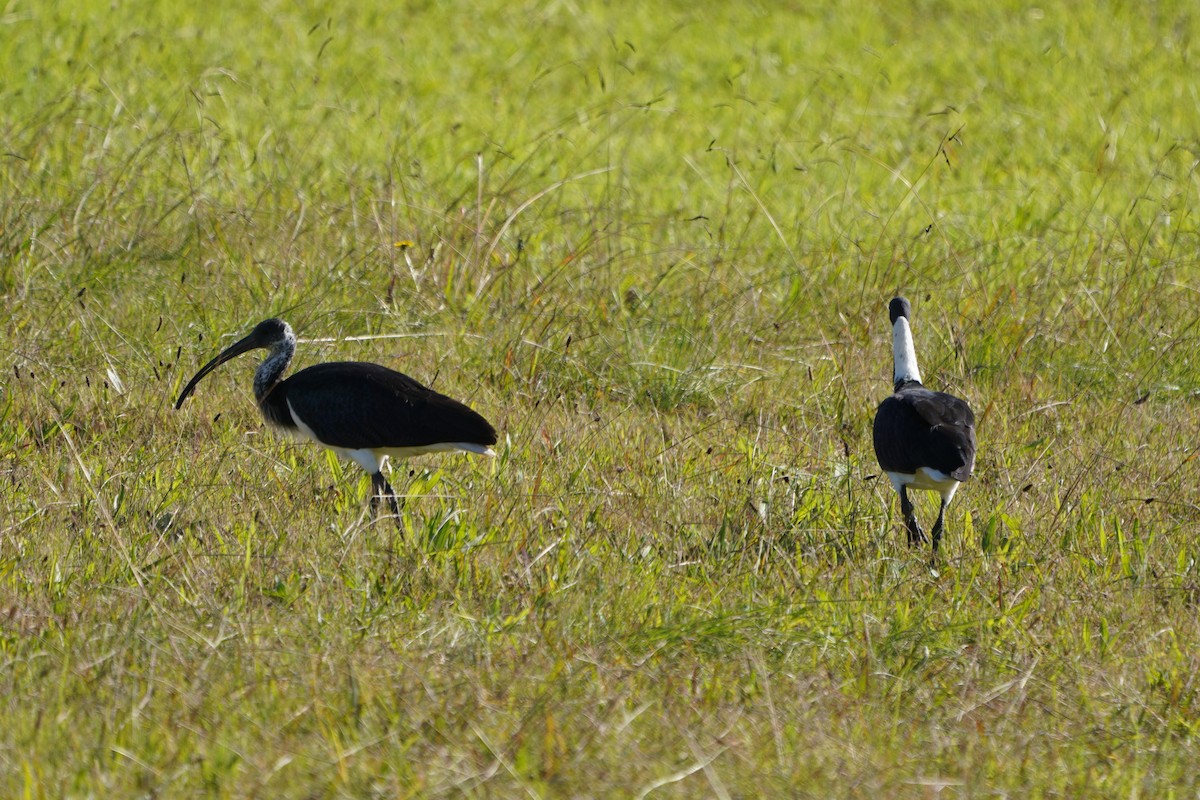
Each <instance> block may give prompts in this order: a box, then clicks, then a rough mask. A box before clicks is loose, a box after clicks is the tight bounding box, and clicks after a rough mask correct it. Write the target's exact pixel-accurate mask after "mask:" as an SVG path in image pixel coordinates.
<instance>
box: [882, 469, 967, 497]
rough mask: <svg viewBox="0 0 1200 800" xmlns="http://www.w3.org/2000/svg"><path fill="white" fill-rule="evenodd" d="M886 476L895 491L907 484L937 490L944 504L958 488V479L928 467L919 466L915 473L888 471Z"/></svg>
mask: <svg viewBox="0 0 1200 800" xmlns="http://www.w3.org/2000/svg"><path fill="white" fill-rule="evenodd" d="M887 476H888V479H889V480H890V481H891V482H892V487H893V488H895V490H896V491H897V492H898V491H900V487H901V486H907V487H908V488H909V489H924V490H926V491H929V492H937V493H938V494H940V495H941V496H942V502H943V503H945V504H946V505H949V504H950V500H951V499H952V498H953V497H954V493H955V492H956V491H957V490H958V481H957V480H956V479H954V478H952V477H950V476H949V475H947V474H946V473H944V472H942V471H941V470H936V469H931V468H929V467H921V468H920V469H918V470H917V471H916V473H909V472H888V474H887Z"/></svg>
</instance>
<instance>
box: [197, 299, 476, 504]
mask: <svg viewBox="0 0 1200 800" xmlns="http://www.w3.org/2000/svg"><path fill="white" fill-rule="evenodd" d="M259 348H262V349H265V350H267V351H268V352H267V356H266V358H264V359H263V362H262V363H261V364H259V365H258V369H257V370H256V371H255V373H254V398H255V400H257V401H258V409H259V411H261V412H262V415H263V418H264V419H265V420H266V421H267V423H268V424H269V425H271V426H272V427H275V428H280V429H282V430H284V431H286V432H288V433H291V434H294V435H297V436H299V437H300V438H302V439H310V440H312V441H314V442H316V443H317V444H320V445H324V446H325V447H328V448H329V449H330V450H332V451H333V452H335V453H337V454H338V455H339V456H341V457H342V458H344V459H346V460H348V461H353V462H354V463H355V464H358V465H359V466H360V467H362V468H363V469H365V470H366V471H367V473H368V474H370V476H371V509H372V511H373V512H376V513H377V512H378V508H379V500H380V498H381V497H385V498H387V501H388V503H389V505H390V506H391V509H392V513H393V514H395V515H397V516H399V514H400V506H399V504H398V503H397V501H396V493H395V492H394V491H392V486H391V484H390V483H388V480H387V478H385V477H384V475H383V467H384V465H385V463H386V461H387V458H388V457H389V456H392V457H394V458H398V459H399V458H409V457H411V456H416V455H421V454H423V453H439V452H465V453H477V454H479V455H486V456H491V455H495V453H494V452H493V451H492V445H494V444H495V443H496V431H495V429H494V428H493V427H492V426H491V424H489V423H488V421H487V420H486V419H484V418H483V417H482V416H480V415H479V414H478V413H476V412H475V411H473V410H471V409H470V408H468V407H467V406H465V405H463V404H462V403H460V402H458V401H457V400H453V399H451V398H449V397H447V396H446V395H444V394H441V393H439V392H435V391H434V390H433V389H430V388H428V387H426V386H423V385H422V384H420V383H418V382H417V381H415V380H413V379H412V378H410V377H409V376H407V375H405V374H403V373H400V372H396V371H395V370H391V369H388V368H387V367H383V366H380V365H379V364H370V363H364V362H360V361H332V362H328V363H324V364H315V365H313V366H311V367H306V368H305V369H302V370H300V371H299V372H297V373H296V374H295V375H292V376H291V377H290V378H287V379H283V373H284V372H286V371H287V368H288V365H289V364H290V363H291V361H292V356H293V355H295V353H296V336H295V334H294V333H292V328H291V326H290V325H288V324H287V323H286V322H284V321H283V320H280V319H268V320H264V321H262V322H260V323H259V324H258V325H257V326H256V327H255V328H254V330H252V331H251V332H250V334H249V335H248V336H246V337H245V338H244V339H241V340H239V341H237V342H235V343H233V344H232V345H230V346H229V347H227V348H226V349H225V350H223V351H222V352H221V353H220V354H219V355H218V356H217V357H216V358H214V359H213V360H212V361H210V362H208V363H207V364H205V365H204V366H203V367H202V368H201V369H200V371H199V372H197V373H196V376H195V377H194V378H192V379H191V380H190V381H188V384H187V386H185V387H184V388H183V392H182V393H180V395H179V400H177V401H176V402H175V408H176V409H179V408H181V407H182V406H183V401H184V400H187V398H188V395H190V394H191V393H192V391H193V390H194V389H195V388H196V384H198V383H199V382H200V380H201V378H203V377H204V376H205V375H207V374H208V373H210V372H212V371H213V370H214V369H216V368H217V367H219V366H221V365H222V364H224V363H225V362H226V361H229V360H230V359H232V358H234V357H236V356H239V355H241V354H242V353H245V352H248V351H250V350H255V349H259Z"/></svg>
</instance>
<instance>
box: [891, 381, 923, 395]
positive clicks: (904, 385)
mask: <svg viewBox="0 0 1200 800" xmlns="http://www.w3.org/2000/svg"><path fill="white" fill-rule="evenodd" d="M921 385H922V384H921V382H920V381H914V380H912V379H911V378H901V379H900V380H898V381H896V385H895V386H894V387H893V388H892V391H894V392H898V391H900V390H901V389H910V388H912V387H914V386H921Z"/></svg>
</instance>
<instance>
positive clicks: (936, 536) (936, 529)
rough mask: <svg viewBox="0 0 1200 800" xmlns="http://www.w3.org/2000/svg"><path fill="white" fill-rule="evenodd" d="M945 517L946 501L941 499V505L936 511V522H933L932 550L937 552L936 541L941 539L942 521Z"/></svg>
mask: <svg viewBox="0 0 1200 800" xmlns="http://www.w3.org/2000/svg"><path fill="white" fill-rule="evenodd" d="M945 517H946V501H945V500H943V501H942V507H941V509H940V510H939V511H938V518H937V522H935V523H933V552H935V553H936V552H937V549H938V543H939V542H941V541H942V521H943V520H944V519H945Z"/></svg>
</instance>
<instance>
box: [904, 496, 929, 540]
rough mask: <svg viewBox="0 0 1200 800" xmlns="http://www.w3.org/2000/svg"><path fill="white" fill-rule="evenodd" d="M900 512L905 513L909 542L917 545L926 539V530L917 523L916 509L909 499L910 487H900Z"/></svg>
mask: <svg viewBox="0 0 1200 800" xmlns="http://www.w3.org/2000/svg"><path fill="white" fill-rule="evenodd" d="M900 513H901V514H903V515H904V524H905V526H907V527H908V544H909V546H915V545H918V544H921V543H922V542H924V541H925V531H923V530H921V526H920V524H918V523H917V513H916V509H915V508H913V504H912V501H911V500H909V499H908V487H907V486H901V487H900Z"/></svg>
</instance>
